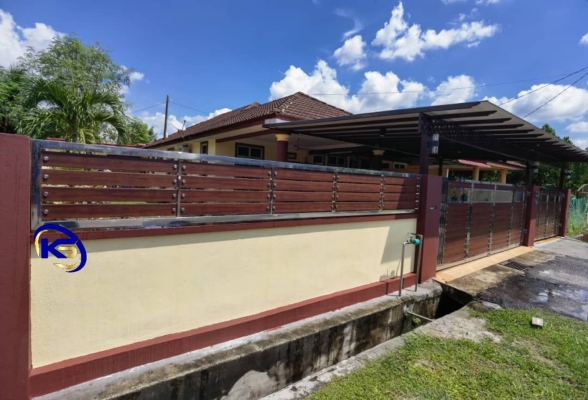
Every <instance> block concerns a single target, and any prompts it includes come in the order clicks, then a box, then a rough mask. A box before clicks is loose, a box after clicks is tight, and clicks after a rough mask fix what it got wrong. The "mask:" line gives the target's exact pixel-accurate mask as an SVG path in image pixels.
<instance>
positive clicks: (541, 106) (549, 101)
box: [523, 72, 588, 118]
mask: <svg viewBox="0 0 588 400" xmlns="http://www.w3.org/2000/svg"><path fill="white" fill-rule="evenodd" d="M585 76H588V72H587V73H585V74H584V75H582V76H581V77H579V78H578V79H577V80H575V81H574V82H573V83H571V84H570V85H568V86H567V87H566V88H565V89H564V90H562V91H561V92H559V93H558V94H556V95H555V96H553V97H552V98H551V99H549V100H547V101H546V102H545V103H543V104H541V105H540V106H539V107H537V108H536V109H534V110H533V111H531V112H530V113H528V114H527V115H525V116H524V117H523V118H527V117H528V116H529V115H531V114H533V113H534V112H536V111H539V110H540V109H541V108H543V107H545V106H546V105H547V104H549V103H551V102H552V101H553V100H555V99H556V98H557V97H559V96H560V95H561V94H563V93H564V92H565V91H566V90H568V89H569V88H571V87H572V86H574V85H575V84H576V83H578V82H580V81H581V80H582V79H584V77H585Z"/></svg>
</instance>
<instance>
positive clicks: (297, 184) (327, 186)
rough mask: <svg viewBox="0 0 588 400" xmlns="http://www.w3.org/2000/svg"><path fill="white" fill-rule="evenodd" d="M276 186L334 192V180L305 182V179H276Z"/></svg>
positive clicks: (308, 190)
mask: <svg viewBox="0 0 588 400" xmlns="http://www.w3.org/2000/svg"><path fill="white" fill-rule="evenodd" d="M274 185H275V186H274V187H275V189H276V190H280V191H283V190H291V191H296V190H299V191H301V192H332V191H333V183H332V182H305V181H285V180H279V179H277V180H275V181H274Z"/></svg>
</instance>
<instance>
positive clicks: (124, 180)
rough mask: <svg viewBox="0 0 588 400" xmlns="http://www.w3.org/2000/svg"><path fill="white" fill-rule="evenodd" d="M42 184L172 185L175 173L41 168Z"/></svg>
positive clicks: (173, 184)
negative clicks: (159, 173) (157, 173)
mask: <svg viewBox="0 0 588 400" xmlns="http://www.w3.org/2000/svg"><path fill="white" fill-rule="evenodd" d="M43 175H47V176H48V178H47V179H44V178H43V179H42V183H43V184H50V185H77V186H123V187H134V186H140V187H174V186H175V185H176V184H175V183H174V182H173V181H174V179H177V177H176V176H175V175H155V174H130V173H120V172H86V171H64V170H43Z"/></svg>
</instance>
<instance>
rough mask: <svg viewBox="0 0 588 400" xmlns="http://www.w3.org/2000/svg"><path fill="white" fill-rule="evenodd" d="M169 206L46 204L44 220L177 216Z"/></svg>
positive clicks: (172, 204)
mask: <svg viewBox="0 0 588 400" xmlns="http://www.w3.org/2000/svg"><path fill="white" fill-rule="evenodd" d="M175 207H176V205H175V204H174V203H168V204H46V205H43V207H42V208H43V210H47V211H48V213H47V214H43V219H44V220H48V219H75V218H105V217H111V218H113V217H153V216H175V215H176V213H175V212H173V211H172V209H173V208H175Z"/></svg>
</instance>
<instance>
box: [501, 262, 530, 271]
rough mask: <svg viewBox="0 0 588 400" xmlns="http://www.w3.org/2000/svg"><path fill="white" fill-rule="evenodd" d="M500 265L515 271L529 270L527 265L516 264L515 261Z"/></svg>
mask: <svg viewBox="0 0 588 400" xmlns="http://www.w3.org/2000/svg"><path fill="white" fill-rule="evenodd" d="M500 265H503V266H505V267H508V268H512V269H516V270H517V271H526V270H527V269H529V268H531V267H530V266H528V265H525V264H521V263H520V262H516V261H513V260H509V261H506V262H503V263H501V264H500Z"/></svg>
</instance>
